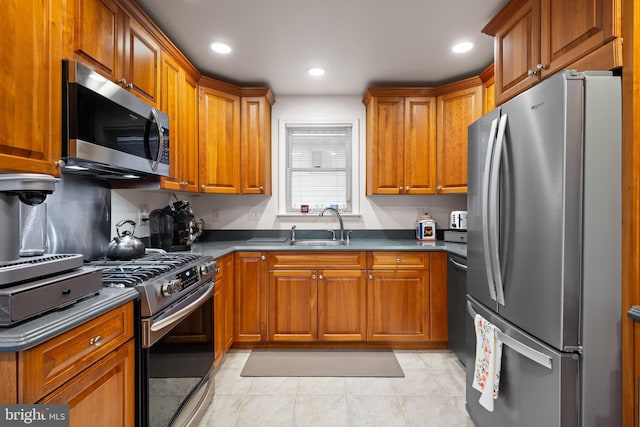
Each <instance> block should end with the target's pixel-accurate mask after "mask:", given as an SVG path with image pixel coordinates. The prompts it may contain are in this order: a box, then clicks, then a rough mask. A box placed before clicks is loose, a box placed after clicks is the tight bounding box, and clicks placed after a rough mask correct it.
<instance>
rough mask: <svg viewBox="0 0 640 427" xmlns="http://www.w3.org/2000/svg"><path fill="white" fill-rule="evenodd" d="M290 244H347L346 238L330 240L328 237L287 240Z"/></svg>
mask: <svg viewBox="0 0 640 427" xmlns="http://www.w3.org/2000/svg"><path fill="white" fill-rule="evenodd" d="M289 245H291V246H347V241H346V240H330V239H315V240H305V239H302V240H292V241H290V242H289Z"/></svg>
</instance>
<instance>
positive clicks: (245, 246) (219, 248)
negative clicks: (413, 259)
mask: <svg viewBox="0 0 640 427" xmlns="http://www.w3.org/2000/svg"><path fill="white" fill-rule="evenodd" d="M191 250H192V251H193V252H198V253H202V254H204V255H210V256H212V257H214V258H220V257H222V256H224V255H227V254H229V253H232V252H235V251H260V252H262V251H298V252H305V251H306V252H309V251H446V252H450V253H452V254H455V255H459V256H462V257H465V258H466V256H467V245H466V244H465V243H453V242H444V241H439V240H438V241H434V242H419V241H416V240H415V239H380V238H375V239H357V240H351V241H350V242H349V245H346V246H292V245H290V241H289V239H287V238H280V237H273V238H250V239H247V240H227V241H205V242H196V243H195V244H194V245H193V246H192V247H191Z"/></svg>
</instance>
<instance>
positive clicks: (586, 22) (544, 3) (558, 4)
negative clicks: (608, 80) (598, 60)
mask: <svg viewBox="0 0 640 427" xmlns="http://www.w3.org/2000/svg"><path fill="white" fill-rule="evenodd" d="M540 4H541V21H540V27H541V34H542V37H541V50H540V54H541V57H542V61H541V63H542V65H543V67H544V68H543V69H542V78H545V77H547V76H549V75H551V74H554V73H555V72H557V71H559V70H561V69H562V68H565V67H566V66H567V65H569V64H571V63H573V62H575V61H576V60H577V59H579V58H581V57H583V56H585V55H587V54H589V53H590V52H593V51H595V50H596V49H598V48H600V47H601V46H604V45H606V44H607V43H608V42H610V41H611V40H613V39H615V38H616V37H619V36H620V35H621V29H620V8H621V6H620V2H619V0H541V1H540ZM611 60H613V58H611ZM620 65H621V64H620ZM614 66H616V64H613V63H611V64H607V65H605V67H606V68H604V69H609V68H613V67H614Z"/></svg>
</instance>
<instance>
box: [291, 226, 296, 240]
mask: <svg viewBox="0 0 640 427" xmlns="http://www.w3.org/2000/svg"><path fill="white" fill-rule="evenodd" d="M295 240H296V226H295V225H294V226H293V227H291V241H292V242H293V241H295Z"/></svg>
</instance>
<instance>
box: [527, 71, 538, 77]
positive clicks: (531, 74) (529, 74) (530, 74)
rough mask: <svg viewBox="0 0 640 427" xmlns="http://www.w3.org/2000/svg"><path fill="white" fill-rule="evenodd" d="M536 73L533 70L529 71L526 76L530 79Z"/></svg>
mask: <svg viewBox="0 0 640 427" xmlns="http://www.w3.org/2000/svg"><path fill="white" fill-rule="evenodd" d="M535 75H536V72H535V71H534V70H529V71H527V76H529V77H531V76H535Z"/></svg>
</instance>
